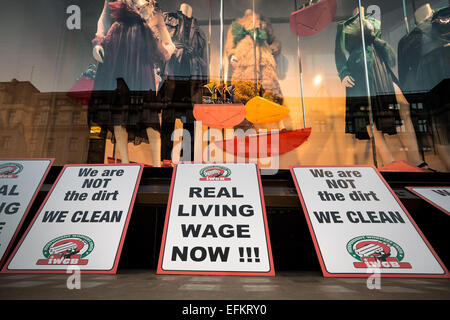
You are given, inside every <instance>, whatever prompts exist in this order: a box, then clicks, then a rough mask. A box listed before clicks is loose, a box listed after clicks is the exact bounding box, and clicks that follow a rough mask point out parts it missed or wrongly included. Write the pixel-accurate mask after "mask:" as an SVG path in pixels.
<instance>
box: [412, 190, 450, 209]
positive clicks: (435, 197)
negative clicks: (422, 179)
mask: <svg viewBox="0 0 450 320" xmlns="http://www.w3.org/2000/svg"><path fill="white" fill-rule="evenodd" d="M406 189H408V190H409V191H411V192H412V193H414V194H415V195H417V196H418V197H420V198H422V199H424V200H425V201H427V202H429V203H431V204H432V205H433V206H435V207H437V208H438V209H440V210H442V211H443V212H445V213H446V214H448V215H449V216H450V187H406Z"/></svg>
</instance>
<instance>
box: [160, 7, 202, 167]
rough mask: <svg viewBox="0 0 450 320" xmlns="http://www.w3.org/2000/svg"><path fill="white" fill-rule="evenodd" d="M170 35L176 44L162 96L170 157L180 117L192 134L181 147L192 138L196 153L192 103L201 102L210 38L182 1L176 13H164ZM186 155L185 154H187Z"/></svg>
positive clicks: (165, 153)
mask: <svg viewBox="0 0 450 320" xmlns="http://www.w3.org/2000/svg"><path fill="white" fill-rule="evenodd" d="M164 21H165V23H166V26H167V29H168V31H169V34H170V36H171V38H172V41H173V43H174V45H175V48H176V49H175V52H174V54H173V55H172V57H171V59H170V60H169V61H167V63H166V65H165V69H164V84H163V86H162V88H161V95H162V96H163V97H164V99H165V101H167V106H166V107H165V108H164V109H163V110H162V128H161V130H162V131H161V134H162V140H163V141H167V143H164V144H162V150H161V156H162V158H163V159H166V160H169V159H171V151H172V143H169V142H170V141H171V135H172V132H173V131H174V129H175V120H176V118H180V119H181V121H182V122H183V129H185V130H187V131H188V132H189V134H190V139H188V138H184V139H183V142H182V149H183V150H188V148H187V146H186V143H188V141H190V144H191V145H190V147H189V148H190V150H191V154H190V155H187V157H185V158H189V156H190V159H193V156H194V121H195V119H194V116H193V105H194V104H196V103H202V90H201V88H202V86H203V85H204V84H206V82H207V80H208V64H207V40H206V36H205V34H204V32H203V31H202V30H201V29H200V27H199V25H198V22H197V20H196V19H195V18H193V17H192V8H191V7H190V6H188V5H186V4H182V5H181V7H180V10H179V11H177V12H166V13H164ZM185 156H186V155H185Z"/></svg>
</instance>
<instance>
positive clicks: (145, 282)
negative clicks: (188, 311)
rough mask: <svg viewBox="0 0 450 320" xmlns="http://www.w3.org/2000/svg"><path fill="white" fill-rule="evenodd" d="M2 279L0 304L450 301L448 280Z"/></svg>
mask: <svg viewBox="0 0 450 320" xmlns="http://www.w3.org/2000/svg"><path fill="white" fill-rule="evenodd" d="M69 276H70V275H69V274H0V300H9V299H12V300H22V299H26V300H35V299H37V300H97V299H98V300H342V299H343V300H353V299H358V300H450V280H449V279H416V278H414V279H412V278H381V279H379V280H380V283H379V285H380V289H369V288H368V286H367V279H366V278H324V277H323V276H322V274H321V273H320V272H303V271H302V272H299V271H296V272H288V271H284V272H278V273H277V275H276V276H275V277H244V276H191V275H156V272H155V271H154V270H119V272H118V274H115V275H101V274H82V275H81V278H80V284H81V288H80V289H71V290H70V289H68V287H67V280H68V277H69Z"/></svg>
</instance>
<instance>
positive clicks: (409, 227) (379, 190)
mask: <svg viewBox="0 0 450 320" xmlns="http://www.w3.org/2000/svg"><path fill="white" fill-rule="evenodd" d="M291 172H292V175H293V177H294V182H295V184H296V187H297V191H298V195H299V197H300V200H301V202H302V206H303V211H304V213H305V216H306V220H307V222H308V226H309V229H310V232H311V236H312V238H313V241H314V245H315V248H316V252H317V255H318V258H319V262H320V264H321V267H322V272H323V274H324V276H327V277H339V276H349V277H352V276H353V277H358V276H359V277H364V276H366V277H367V276H370V275H371V274H373V273H375V272H376V273H380V274H381V275H382V276H391V277H448V271H447V269H446V267H445V265H444V264H443V263H442V261H441V260H440V258H439V257H438V256H437V254H436V253H435V251H434V250H433V248H432V247H431V246H430V244H429V243H428V241H427V240H426V239H425V237H424V235H423V234H422V232H421V231H420V229H419V227H418V226H417V225H416V224H415V222H414V221H413V220H412V218H411V216H410V215H409V213H408V212H407V211H406V209H405V208H404V206H403V205H402V203H401V202H400V201H399V200H398V198H397V197H396V195H395V194H394V193H393V191H392V190H391V188H390V187H389V185H388V184H387V183H386V181H385V180H384V179H383V177H382V176H381V175H380V174H379V172H378V171H377V170H376V169H375V168H374V167H371V166H349V167H332V166H330V167H306V166H305V167H303V166H302V167H292V168H291Z"/></svg>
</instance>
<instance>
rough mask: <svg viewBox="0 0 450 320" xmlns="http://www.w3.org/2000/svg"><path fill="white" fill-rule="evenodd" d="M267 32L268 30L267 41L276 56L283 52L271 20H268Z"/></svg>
mask: <svg viewBox="0 0 450 320" xmlns="http://www.w3.org/2000/svg"><path fill="white" fill-rule="evenodd" d="M266 26H267V28H266V32H267V43H268V44H269V46H270V49H271V50H272V54H273V55H274V57H276V56H278V55H279V54H280V53H281V42H280V40H278V38H277V37H275V33H274V32H273V28H272V25H271V24H270V22H269V21H266Z"/></svg>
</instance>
